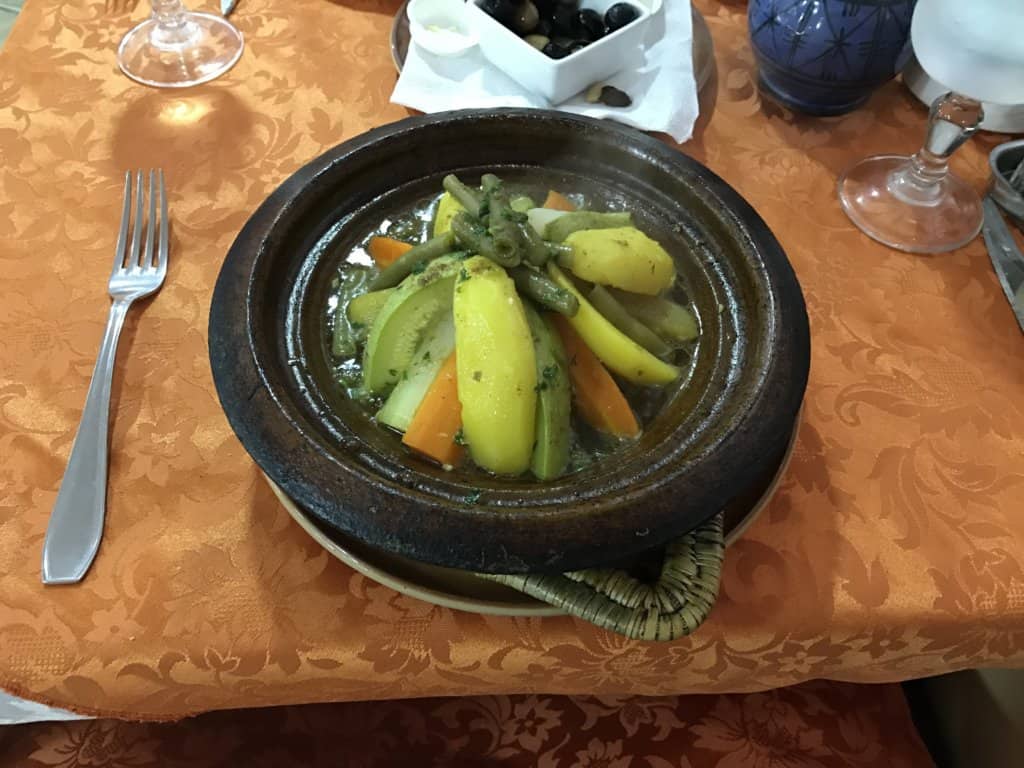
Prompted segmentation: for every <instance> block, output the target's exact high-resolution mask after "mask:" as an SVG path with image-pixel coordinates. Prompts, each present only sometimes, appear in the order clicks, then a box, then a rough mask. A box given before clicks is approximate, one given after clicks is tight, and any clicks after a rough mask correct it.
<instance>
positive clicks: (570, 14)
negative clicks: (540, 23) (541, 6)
mask: <svg viewBox="0 0 1024 768" xmlns="http://www.w3.org/2000/svg"><path fill="white" fill-rule="evenodd" d="M575 21H576V9H575V8H572V7H570V6H568V5H556V6H555V13H554V15H553V16H552V17H551V23H552V31H553V32H557V33H558V34H560V35H565V36H566V37H569V36H570V35H572V30H573V24H574V22H575Z"/></svg>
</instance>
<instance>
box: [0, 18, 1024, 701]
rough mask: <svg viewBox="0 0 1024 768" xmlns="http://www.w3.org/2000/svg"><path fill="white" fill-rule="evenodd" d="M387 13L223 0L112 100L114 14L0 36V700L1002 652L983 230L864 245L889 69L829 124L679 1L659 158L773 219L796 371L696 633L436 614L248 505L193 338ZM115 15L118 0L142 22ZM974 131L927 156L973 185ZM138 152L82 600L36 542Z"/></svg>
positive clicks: (1015, 470)
mask: <svg viewBox="0 0 1024 768" xmlns="http://www.w3.org/2000/svg"><path fill="white" fill-rule="evenodd" d="M397 4H398V0H347V1H346V2H340V1H339V2H328V1H327V0H302V2H284V0H242V2H241V3H240V7H239V10H238V12H237V14H236V16H235V18H236V21H237V23H238V25H239V26H240V27H241V28H242V29H243V31H244V33H245V35H246V40H247V48H246V52H245V55H244V56H243V58H242V60H241V62H240V63H239V65H238V66H237V67H236V68H235V69H234V70H233V71H232V72H231V73H230V75H229V76H228V77H226V78H224V79H223V80H221V81H219V82H217V83H215V84H213V85H209V86H206V87H202V88H198V89H195V90H191V91H188V92H184V93H172V92H158V91H155V90H149V89H145V88H142V87H139V86H136V85H134V84H132V83H131V82H129V81H128V80H127V79H126V78H124V77H123V76H122V75H121V74H120V73H119V72H118V70H117V68H116V65H115V61H114V50H115V48H116V45H117V42H118V40H119V39H120V37H121V35H122V34H123V33H124V31H125V30H126V29H127V28H128V27H129V26H130V24H131V23H132V21H131V19H129V18H128V17H127V16H123V15H121V16H117V15H105V12H104V3H103V2H102V1H101V0H90V1H88V2H86V1H84V0H83V1H81V2H67V0H29V2H28V3H27V5H26V7H25V9H24V11H23V13H22V15H21V17H20V18H19V19H18V21H17V23H16V25H15V28H14V31H13V33H12V35H11V37H10V38H9V40H8V41H7V44H6V46H5V48H4V50H3V53H2V54H0V301H2V307H3V309H2V312H0V447H2V456H3V461H2V462H0V687H3V688H6V689H8V690H9V691H11V692H13V693H15V694H19V695H22V696H26V697H29V698H33V699H38V700H42V701H46V702H50V703H56V704H59V705H63V706H67V707H71V708H74V709H79V710H87V711H94V712H104V713H110V714H121V715H128V716H136V717H152V718H161V717H163V718H169V717H175V716H179V715H182V714H185V713H191V712H196V711H201V710H208V709H216V708H226V707H246V706H263V705H275V704H288V703H295V702H310V701H331V700H344V699H369V698H398V697H414V696H436V695H445V694H460V695H465V694H481V693H517V692H536V691H543V692H559V693H600V694H621V693H640V694H666V693H680V692H690V691H716V692H721V691H751V690H756V689H763V688H769V687H773V686H779V685H785V684H789V683H794V682H797V681H801V680H805V679H808V678H815V677H829V678H836V679H842V680H856V681H883V680H897V679H900V678H908V677H912V676H918V675H927V674H931V673H935V672H940V671H945V670H951V669H958V668H962V667H970V666H984V665H996V666H1010V665H1018V664H1020V663H1021V662H1022V661H1024V570H1022V564H1024V514H1022V509H1021V503H1020V494H1021V492H1022V489H1024V437H1022V436H1024V410H1022V408H1024V406H1022V403H1024V337H1022V336H1021V333H1020V331H1019V329H1018V328H1017V326H1016V324H1015V322H1014V320H1013V316H1012V315H1011V313H1010V309H1009V307H1008V306H1007V304H1006V301H1005V300H1004V299H1003V296H1002V294H1001V293H1000V291H999V288H998V286H997V283H996V280H995V277H994V276H993V274H992V271H991V268H990V266H989V263H988V259H987V258H986V256H985V252H984V247H983V245H982V243H981V242H980V241H977V242H974V243H972V244H971V245H970V246H969V247H967V248H965V249H964V250H962V251H960V252H957V253H954V254H950V255H947V256H941V257H935V258H921V257H914V256H908V255H904V254H901V253H897V252H894V251H890V250H887V249H885V248H883V247H881V246H879V245H876V244H874V243H872V242H871V241H869V240H868V239H866V238H865V237H863V236H862V235H860V234H859V233H858V232H856V231H855V230H854V229H853V227H852V226H851V225H850V224H849V223H848V222H847V220H846V219H845V217H844V216H843V214H842V213H841V211H840V210H839V207H838V204H837V203H836V200H835V195H834V185H835V179H836V175H837V173H838V172H839V171H840V170H841V169H843V168H844V167H845V166H846V165H848V164H849V163H850V162H851V161H852V160H854V159H856V158H858V157H859V156H862V155H865V154H867V153H869V152H878V151H883V150H888V151H910V150H912V149H914V148H916V146H918V144H919V142H920V140H921V134H922V128H923V124H924V115H925V110H924V109H923V108H922V107H921V106H920V105H918V104H917V103H916V102H914V101H913V99H912V97H911V96H909V95H908V94H907V93H906V92H905V91H904V90H903V89H902V87H901V86H899V85H898V84H895V83H893V84H890V85H889V86H888V87H886V88H884V89H883V90H882V91H881V92H879V93H878V94H877V95H876V96H875V97H874V98H873V99H872V101H871V102H870V104H869V106H868V107H867V108H865V109H862V110H860V111H859V112H856V113H854V114H852V115H849V116H846V117H843V118H838V119H831V120H812V119H806V118H799V117H793V116H792V115H789V114H787V113H784V112H782V111H780V110H779V109H777V108H775V107H772V106H769V105H766V104H762V103H761V101H760V99H759V97H758V94H757V91H756V89H755V86H754V79H753V78H754V70H753V62H752V57H751V53H750V50H749V46H748V44H747V39H746V19H745V12H744V4H743V3H738V2H730V3H725V2H716V1H715V0H703V1H702V2H701V3H700V4H699V5H700V7H701V9H702V10H703V11H704V13H705V15H706V17H707V19H708V22H709V25H710V27H711V29H712V33H713V36H714V38H715V44H716V47H717V60H718V67H719V74H718V78H717V86H712V87H717V99H712V101H713V102H716V103H713V104H706V105H705V107H706V109H705V116H704V117H702V119H701V122H700V124H699V126H698V131H697V135H696V137H695V139H694V140H693V141H691V142H689V143H688V144H686V145H684V146H683V147H682V150H683V151H684V152H687V153H689V154H691V155H693V156H694V157H696V158H697V159H699V160H701V161H703V162H705V163H707V164H708V165H709V166H710V167H711V168H712V169H714V170H715V171H717V172H718V173H719V174H720V175H722V176H723V177H724V178H725V179H726V180H728V181H729V182H731V183H732V184H733V185H735V186H736V187H737V188H738V189H739V190H740V192H742V193H743V194H744V195H745V196H746V197H747V198H748V199H749V200H750V201H751V202H752V203H753V204H754V206H755V207H756V208H757V209H758V210H759V211H760V212H761V214H762V215H763V216H764V218H765V219H766V220H767V221H768V223H769V225H771V226H772V228H773V229H774V230H775V231H776V233H777V234H778V236H779V238H780V240H781V241H782V243H783V245H784V246H785V248H786V249H787V251H788V252H789V255H790V257H791V259H792V261H793V263H794V265H795V267H796V270H797V273H798V275H799V277H800V279H801V281H802V283H803V286H804V290H805V292H806V295H807V302H808V306H809V310H810V316H811V325H812V330H813V339H814V361H813V365H812V370H811V382H810V387H809V390H808V394H807V402H806V408H805V420H804V424H803V426H802V427H801V431H800V440H799V446H798V449H797V452H796V457H795V460H794V462H793V465H792V469H791V471H790V473H789V475H788V477H787V478H786V481H785V482H784V484H783V487H782V489H781V492H780V493H779V494H778V496H777V497H776V499H775V500H774V502H773V503H772V504H771V506H770V508H769V509H768V510H767V511H766V512H765V513H764V514H763V515H762V516H761V518H760V519H759V520H758V521H757V523H756V524H755V525H754V526H753V527H752V528H751V529H750V531H749V533H747V534H746V535H745V536H744V537H743V538H742V539H741V540H740V541H739V542H738V543H736V544H735V545H734V546H733V547H732V548H731V549H730V551H729V552H728V554H727V557H726V560H725V573H724V581H723V584H722V589H721V596H720V599H719V602H718V605H717V606H716V608H715V610H714V612H713V614H712V617H711V619H710V621H709V622H708V623H707V624H706V625H705V626H704V627H703V628H701V630H700V631H699V632H697V633H696V635H694V636H693V637H690V638H687V639H684V640H681V641H679V642H675V643H672V644H667V645H655V644H642V643H636V642H629V641H626V640H623V639H621V638H619V637H616V636H612V635H610V634H607V633H605V632H603V631H599V630H597V629H595V628H593V627H591V626H590V625H587V624H585V623H583V622H579V621H574V620H571V619H568V618H552V619H531V620H512V619H495V618H485V617H481V616H477V615H470V614H463V613H457V612H452V611H450V610H446V609H442V608H437V607H433V606H430V605H427V604H424V603H420V602H417V601H416V600H413V599H408V598H404V597H401V596H399V595H397V594H396V593H394V592H391V591H390V590H388V589H386V588H384V587H380V586H377V585H375V584H374V583H372V582H369V581H367V580H366V579H364V578H363V577H361V576H359V575H357V574H355V573H353V572H352V571H351V570H349V569H348V568H346V567H345V566H343V565H341V564H340V563H338V562H335V561H333V560H332V559H331V558H330V557H329V556H328V555H327V554H326V553H325V552H323V551H322V550H320V549H319V548H318V547H317V546H316V545H315V544H314V543H313V542H311V541H310V540H309V539H308V538H307V537H306V536H305V534H303V532H302V531H301V530H300V529H299V528H298V526H296V525H295V524H294V523H292V522H291V520H290V518H289V517H288V516H287V515H286V514H285V512H284V511H283V510H282V509H280V508H279V506H278V505H277V504H276V503H275V502H274V500H273V497H272V496H271V493H270V491H269V490H268V488H267V487H266V485H265V484H264V483H263V482H262V481H261V480H260V478H259V476H258V474H257V470H256V468H255V466H254V465H253V464H252V462H251V461H250V460H249V458H248V456H247V455H246V453H245V452H244V451H243V450H242V448H241V447H240V446H239V444H238V442H237V441H236V440H235V438H234V436H233V435H232V433H231V431H230V429H229V428H228V425H227V422H226V421H225V419H224V417H223V415H222V414H221V411H220V409H219V406H218V404H217V400H216V396H215V394H214V391H213V386H212V383H211V379H210V373H209V369H208V365H207V356H206V345H205V329H206V321H207V311H208V301H209V297H210V293H211V290H212V287H213V283H214V279H215V276H216V274H217V271H218V269H219V267H220V263H221V259H222V258H223V255H224V253H225V251H226V249H227V248H228V246H229V245H230V243H231V241H232V239H233V238H234V236H235V234H236V232H237V231H238V230H239V228H240V227H241V226H242V223H243V222H244V221H245V220H246V218H247V217H248V216H249V214H250V213H251V212H252V211H253V209H254V208H255V207H256V206H257V205H258V204H259V203H260V201H262V200H263V199H264V198H265V197H266V195H267V194H268V193H269V192H270V191H271V190H272V189H273V188H274V187H275V186H276V185H277V184H278V183H279V182H280V181H282V180H283V179H284V178H285V177H286V176H287V175H288V174H290V173H291V172H292V171H294V170H295V169H296V168H298V167H299V166H300V165H301V164H302V163H304V162H305V161H307V160H308V159H310V158H312V157H313V156H315V155H316V154H318V153H319V152H321V151H322V150H324V149H326V148H327V147H329V146H331V145H333V144H336V143H337V142H339V141H342V140H343V139H346V138H349V137H351V136H354V135H356V134H358V133H360V132H362V131H364V130H366V129H368V128H370V127H372V126H375V125H380V124H382V123H386V122H389V121H392V120H396V119H399V118H401V117H403V116H404V111H403V110H402V109H399V108H397V107H394V106H389V105H388V103H387V99H388V94H389V92H390V90H391V87H392V85H393V83H394V71H393V69H392V65H391V60H390V54H389V52H388V46H387V36H388V29H389V26H390V23H391V17H392V15H393V13H394V11H395V10H396V7H397ZM143 11H144V8H140V9H138V11H137V12H136V16H139V15H140V14H141V13H142V12H143ZM993 143H994V140H993V139H992V138H991V137H990V138H986V139H983V140H975V141H974V142H973V143H971V144H969V145H968V146H966V147H965V148H964V149H963V150H962V151H961V152H960V154H959V156H958V157H957V158H956V162H955V163H954V166H956V167H958V169H959V170H961V171H962V172H964V173H965V174H967V175H968V177H969V178H971V179H972V180H974V181H976V182H978V183H979V185H980V184H981V183H982V182H983V180H984V177H985V164H984V158H985V152H986V151H987V149H988V148H989V147H991V146H992V144H993ZM150 166H162V167H163V168H164V169H165V170H166V172H167V177H168V180H169V184H170V190H171V207H172V215H173V218H174V237H173V243H172V253H171V268H170V272H169V275H168V280H167V284H166V286H165V287H164V288H163V290H162V291H161V292H160V293H159V295H158V296H157V297H156V298H155V299H154V300H153V301H152V302H150V303H149V304H148V305H146V306H145V307H144V309H142V310H141V311H135V312H133V313H132V314H131V316H130V319H129V323H128V327H127V330H126V333H125V336H124V338H123V341H122V350H121V352H122V355H121V357H120V362H119V366H120V367H119V371H120V374H119V376H118V379H117V381H116V382H115V393H114V394H115V407H114V426H113V431H112V443H113V449H112V460H111V462H112V463H111V471H110V488H111V490H110V503H109V510H108V524H107V531H106V538H105V539H104V542H103V546H102V547H101V549H100V553H99V557H98V560H97V562H96V564H95V565H94V567H93V569H92V571H91V572H90V574H89V576H88V578H87V579H86V581H85V582H84V583H83V584H81V585H80V586H75V587H67V588H52V587H51V588H44V587H43V586H42V585H41V584H40V582H39V558H40V548H41V545H42V541H43V534H44V531H45V528H46V522H47V518H48V515H49V511H50V508H51V506H52V504H53V501H54V498H55V496H56V492H57V488H58V485H59V482H60V478H61V475H62V472H63V467H64V463H65V460H66V458H67V455H68V451H69V448H70V442H71V439H72V436H73V434H74V429H75V426H76V424H77V421H78V417H79V414H80V411H81V408H82V403H83V400H84V396H85V390H86V385H87V381H88V377H89V375H90V372H91V368H92V363H93V360H94V357H95V354H96V350H97V348H98V344H99V338H100V335H101V332H102V329H103V324H104V321H105V317H106V313H107V301H106V299H105V297H104V285H105V282H106V277H107V273H108V269H109V265H110V261H111V251H112V243H113V239H114V234H115V228H116V224H117V221H118V217H119V209H120V205H121V179H122V173H123V171H124V169H126V168H134V167H150Z"/></svg>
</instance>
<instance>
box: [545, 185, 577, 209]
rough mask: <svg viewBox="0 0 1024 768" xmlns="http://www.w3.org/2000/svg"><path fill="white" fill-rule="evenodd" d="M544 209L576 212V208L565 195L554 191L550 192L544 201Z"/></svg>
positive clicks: (550, 190)
mask: <svg viewBox="0 0 1024 768" xmlns="http://www.w3.org/2000/svg"><path fill="white" fill-rule="evenodd" d="M541 207H542V208H552V209H554V210H556V211H575V210H576V206H575V205H573V204H572V201H570V200H569V198H567V197H566V196H565V195H562V194H559V193H558V192H555V190H553V189H549V190H548V196H547V198H546V199H545V200H544V205H542V206H541Z"/></svg>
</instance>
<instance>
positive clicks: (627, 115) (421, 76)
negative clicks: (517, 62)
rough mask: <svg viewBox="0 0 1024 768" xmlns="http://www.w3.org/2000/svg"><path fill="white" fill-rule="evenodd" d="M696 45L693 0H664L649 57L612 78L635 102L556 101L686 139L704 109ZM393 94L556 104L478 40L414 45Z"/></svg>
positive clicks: (437, 103) (471, 104) (418, 105)
mask: <svg viewBox="0 0 1024 768" xmlns="http://www.w3.org/2000/svg"><path fill="white" fill-rule="evenodd" d="M692 48H693V28H692V24H691V19H690V0H665V3H664V5H663V7H662V12H661V13H659V14H658V15H657V16H655V17H654V18H653V19H651V22H650V28H649V30H648V34H647V40H646V43H645V45H644V61H643V63H642V64H640V66H639V68H631V69H630V70H628V71H624V72H620V73H619V74H618V75H615V76H613V77H611V78H609V79H608V81H607V82H608V83H609V84H610V85H614V86H615V87H616V88H619V89H620V90H622V91H625V92H626V93H628V94H629V96H630V98H631V99H632V100H633V104H632V106H630V107H626V108H616V107H606V106H604V105H603V104H588V103H587V102H586V101H585V100H584V99H583V97H582V95H580V96H576V97H574V98H572V99H570V100H569V101H566V102H564V103H562V104H558V105H556V106H554V109H560V110H563V111H565V112H574V113H576V114H579V115H586V116H588V117H597V118H608V119H612V120H617V121H618V122H620V123H625V124H626V125H632V126H634V127H636V128H640V129H641V130H645V131H663V132H664V133H667V134H669V135H670V136H671V137H672V138H674V139H675V140H676V141H679V142H683V141H686V140H687V139H689V138H690V136H691V135H692V133H693V124H694V122H695V121H696V120H697V113H698V107H697V83H696V80H695V79H694V75H693V53H692ZM391 101H392V102H393V103H395V104H402V105H404V106H406V107H411V108H412V109H418V110H420V111H421V112H445V111H448V110H453V109H486V108H489V107H533V108H536V109H550V108H552V105H551V104H549V103H548V102H547V100H546V99H544V97H543V96H539V95H537V94H535V93H531V92H529V91H527V90H526V89H525V88H523V87H522V86H521V85H519V84H518V83H517V82H516V81H515V80H513V79H512V78H510V77H509V76H508V75H506V74H504V73H503V72H500V71H499V70H497V69H496V68H495V67H494V66H493V65H492V64H490V63H489V62H488V61H487V60H486V59H485V58H484V57H483V54H482V53H481V52H480V49H479V48H474V49H473V50H471V51H469V52H468V53H466V54H465V55H463V56H460V57H458V58H444V57H441V56H434V55H433V54H431V53H427V52H426V51H424V50H423V49H422V48H420V47H419V46H417V45H416V43H415V42H414V43H412V44H411V45H410V46H409V53H408V55H407V56H406V59H405V66H404V67H403V68H402V74H401V76H400V77H399V78H398V84H397V85H396V86H395V90H394V91H393V92H392V94H391Z"/></svg>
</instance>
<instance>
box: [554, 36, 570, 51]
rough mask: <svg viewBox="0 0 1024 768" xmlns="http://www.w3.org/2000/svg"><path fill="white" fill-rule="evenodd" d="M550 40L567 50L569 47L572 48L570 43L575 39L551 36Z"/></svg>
mask: <svg viewBox="0 0 1024 768" xmlns="http://www.w3.org/2000/svg"><path fill="white" fill-rule="evenodd" d="M551 42H553V43H554V44H555V45H559V46H561V47H562V48H565V49H566V50H569V49H570V48H572V44H573V43H574V42H576V41H575V40H573V39H572V38H570V37H553V38H551Z"/></svg>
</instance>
